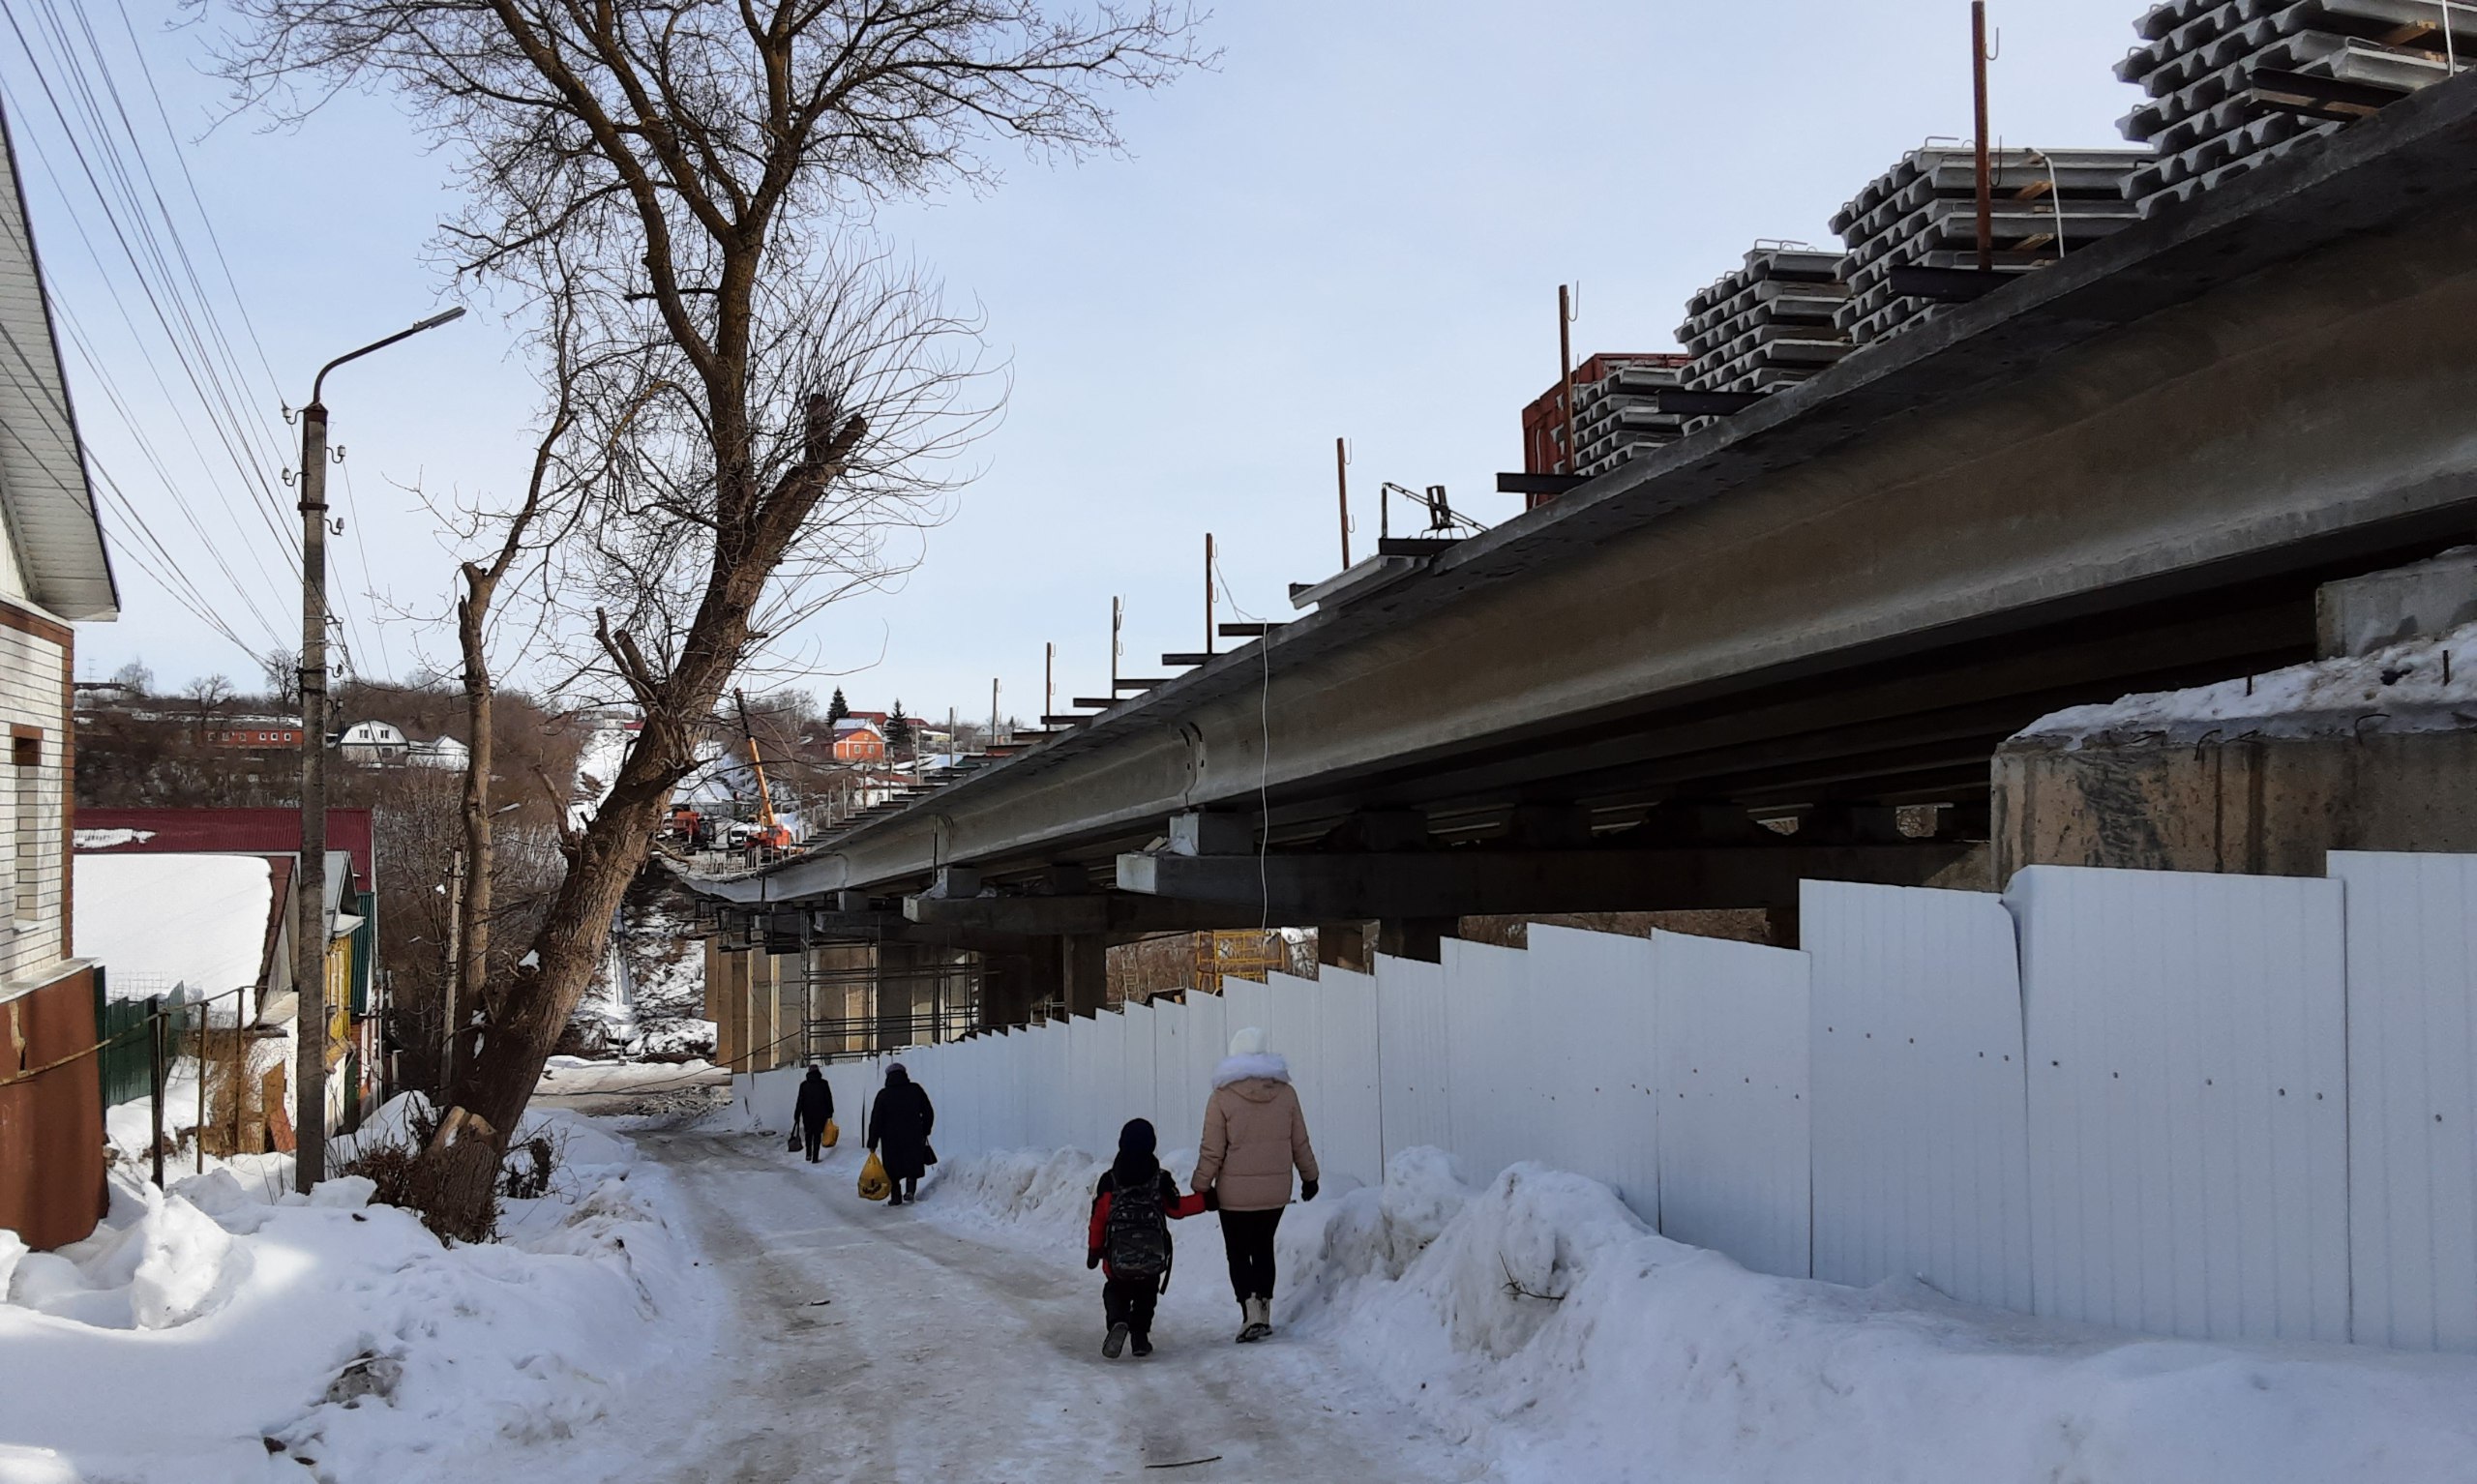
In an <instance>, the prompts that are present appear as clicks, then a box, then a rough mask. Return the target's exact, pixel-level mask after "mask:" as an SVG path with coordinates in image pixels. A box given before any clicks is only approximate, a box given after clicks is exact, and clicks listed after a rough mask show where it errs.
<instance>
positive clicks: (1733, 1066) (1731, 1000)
mask: <svg viewBox="0 0 2477 1484" xmlns="http://www.w3.org/2000/svg"><path fill="white" fill-rule="evenodd" d="M1652 949H1653V956H1652V969H1653V993H1654V995H1655V997H1656V1006H1655V1008H1654V1011H1653V1016H1654V1021H1655V1024H1656V1025H1657V1027H1658V1032H1659V1069H1660V1070H1659V1104H1660V1111H1659V1117H1658V1134H1657V1137H1658V1140H1659V1172H1660V1206H1659V1214H1660V1231H1661V1232H1664V1233H1666V1234H1667V1235H1669V1236H1671V1237H1674V1238H1675V1239H1677V1240H1678V1241H1681V1242H1691V1243H1693V1244H1694V1245H1695V1246H1698V1247H1712V1248H1716V1249H1717V1250H1719V1251H1721V1252H1724V1253H1727V1254H1728V1255H1729V1256H1730V1257H1732V1258H1735V1259H1736V1260H1737V1261H1739V1262H1741V1263H1743V1264H1745V1265H1746V1267H1749V1268H1752V1269H1753V1270H1755V1271H1757V1272H1765V1273H1776V1274H1779V1275H1781V1276H1783V1277H1790V1278H1804V1277H1806V1276H1807V1275H1808V1274H1809V1273H1810V1272H1811V1271H1812V1258H1811V1255H1810V1252H1809V1248H1808V1234H1809V1231H1810V1225H1811V1222H1812V1191H1811V1174H1810V1171H1811V1168H1812V1165H1811V1158H1810V1151H1809V1145H1808V1125H1807V1113H1808V1112H1809V1108H1810V1105H1809V1102H1808V1100H1807V1097H1806V1082H1807V1058H1806V1045H1807V1040H1806V1038H1807V1025H1806V1017H1807V981H1806V955H1805V954H1803V953H1798V952H1794V951H1791V950H1788V949H1781V948H1767V947H1764V946H1762V945H1760V944H1754V943H1736V942H1729V941H1726V940H1723V939H1720V938H1711V937H1688V936H1686V935H1682V934H1675V933H1660V934H1656V935H1654V936H1653V938H1652Z"/></svg>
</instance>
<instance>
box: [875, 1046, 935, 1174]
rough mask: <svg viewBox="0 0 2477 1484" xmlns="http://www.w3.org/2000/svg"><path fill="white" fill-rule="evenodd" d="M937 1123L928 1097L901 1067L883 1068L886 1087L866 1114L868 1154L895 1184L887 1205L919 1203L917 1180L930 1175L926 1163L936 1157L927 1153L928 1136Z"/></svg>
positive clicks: (899, 1065)
mask: <svg viewBox="0 0 2477 1484" xmlns="http://www.w3.org/2000/svg"><path fill="white" fill-rule="evenodd" d="M937 1122H938V1110H937V1109H935V1108H932V1107H931V1106H929V1094H928V1093H926V1092H924V1091H922V1090H921V1088H920V1084H919V1083H915V1082H913V1081H912V1080H911V1074H910V1073H909V1072H907V1071H905V1070H904V1069H903V1063H902V1062H900V1061H898V1062H896V1063H895V1064H894V1065H892V1066H890V1067H888V1068H886V1084H885V1086H884V1087H883V1088H882V1089H880V1091H879V1093H878V1100H877V1102H876V1104H875V1105H874V1106H872V1107H871V1108H870V1110H869V1150H870V1152H871V1153H873V1154H875V1155H877V1156H878V1159H879V1162H880V1163H881V1164H883V1165H884V1166H885V1167H886V1178H887V1179H889V1180H892V1181H893V1182H894V1195H893V1198H892V1199H891V1200H889V1201H887V1202H886V1203H887V1204H888V1205H901V1204H903V1203H904V1202H907V1201H917V1200H919V1199H920V1177H921V1176H922V1175H924V1174H927V1173H928V1172H929V1162H930V1161H931V1160H932V1159H933V1158H935V1157H936V1156H934V1155H932V1154H931V1153H930V1152H929V1132H930V1130H931V1129H932V1128H933V1127H934V1126H935V1125H936V1124H937Z"/></svg>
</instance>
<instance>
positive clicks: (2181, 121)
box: [2116, 0, 2477, 216]
mask: <svg viewBox="0 0 2477 1484" xmlns="http://www.w3.org/2000/svg"><path fill="white" fill-rule="evenodd" d="M2446 25H2448V26H2449V27H2450V33H2451V34H2450V35H2448V36H2446V34H2445V29H2444V28H2445V26H2446ZM2134 30H2135V31H2136V32H2137V33H2138V34H2139V35H2140V37H2141V44H2140V45H2137V46H2135V47H2134V50H2133V53H2132V54H2131V55H2130V56H2128V57H2126V58H2125V59H2124V61H2123V62H2121V63H2119V64H2117V67H2116V75H2117V76H2119V77H2121V78H2123V79H2124V80H2125V81H2127V82H2132V83H2137V84H2139V85H2140V87H2141V89H2142V91H2143V92H2145V93H2147V94H2148V95H2149V97H2148V99H2147V101H2145V102H2144V103H2143V104H2141V105H2140V106H2139V107H2136V108H2134V110H2133V112H2131V113H2130V114H2127V115H2126V116H2125V118H2124V119H2123V120H2122V121H2121V123H2120V124H2119V126H2118V127H2119V128H2120V129H2122V131H2123V132H2124V136H2125V137H2126V138H2128V139H2132V140H2135V141H2138V142H2142V143H2146V144H2149V145H2150V146H2152V148H2153V149H2154V150H2155V151H2156V152H2157V154H2158V156H2159V158H2158V160H2157V161H2155V162H2154V163H2151V164H2149V165H2147V166H2145V167H2143V168H2142V169H2140V170H2137V171H2135V172H2134V174H2133V175H2132V177H2131V178H2130V179H2128V180H2127V182H2126V184H2125V194H2126V197H2127V199H2129V200H2132V201H2134V202H2135V203H2137V204H2138V205H2139V207H2140V209H2141V212H2142V214H2143V215H2144V216H2148V215H2149V214H2151V213H2152V212H2154V211H2156V210H2158V209H2159V208H2160V207H2161V206H2163V205H2166V204H2170V203H2173V202H2176V201H2181V200H2187V199H2190V198H2191V197H2193V195H2195V194H2198V193H2201V192H2204V191H2207V190H2209V189H2210V188H2211V187H2213V186H2215V185H2217V184H2219V183H2220V182H2221V181H2223V180H2227V179H2230V178H2232V177H2234V176H2237V175H2242V174H2244V173H2245V172H2246V171H2248V170H2251V169H2253V168H2255V167H2256V166H2259V165H2262V164H2265V163H2269V162H2270V161H2272V160H2275V159H2277V158H2279V157H2280V156H2281V155H2283V154H2284V153H2286V152H2287V151H2288V150H2290V149H2292V148H2294V147H2295V146H2296V145H2297V144H2299V143H2301V142H2303V141H2304V140H2306V139H2310V138H2313V137H2315V136H2317V135H2320V134H2328V133H2330V132H2331V131H2333V130H2335V129H2339V128H2341V127H2342V126H2343V123H2344V118H2342V117H2329V116H2317V105H2316V104H2315V103H2314V101H2313V100H2311V99H2308V100H2305V103H2306V105H2305V106H2303V107H2300V106H2299V103H2300V99H2299V97H2298V95H2297V91H2296V90H2295V89H2294V88H2292V87H2290V86H2284V85H2282V84H2280V83H2279V82H2278V81H2277V79H2276V78H2275V77H2265V76H2264V75H2262V74H2280V73H2287V74H2300V75H2301V76H2303V77H2305V78H2309V79H2321V80H2323V81H2324V82H2326V83H2328V84H2330V85H2331V86H2330V88H2329V89H2328V90H2327V91H2328V93H2329V95H2330V97H2331V98H2333V99H2336V100H2338V108H2339V111H2341V112H2342V113H2361V112H2364V111H2370V110H2371V108H2373V107H2378V106H2380V104H2382V103H2383V102H2385V101H2387V100H2389V99H2392V98H2404V97H2406V96H2407V95H2408V94H2410V93H2413V92H2415V91H2417V90H2418V89H2420V88H2424V87H2429V86H2431V85H2432V84H2433V83H2436V82H2439V81H2441V80H2443V78H2445V77H2446V76H2448V75H2450V72H2451V58H2452V55H2453V54H2454V53H2456V54H2457V55H2458V57H2460V58H2461V59H2462V61H2463V65H2464V60H2465V59H2466V58H2468V57H2469V56H2470V54H2471V53H2472V51H2477V4H2471V3H2467V0H2165V3H2164V4H2160V5H2154V6H2152V7H2151V8H2150V10H2149V11H2148V13H2146V14H2145V15H2143V16H2142V18H2141V19H2140V20H2138V21H2136V22H2134ZM2309 91H2314V90H2313V89H2312V88H2311V86H2310V85H2309ZM2327 108H2328V104H2322V105H2321V110H2322V111H2327Z"/></svg>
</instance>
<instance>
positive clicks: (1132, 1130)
mask: <svg viewBox="0 0 2477 1484" xmlns="http://www.w3.org/2000/svg"><path fill="white" fill-rule="evenodd" d="M1158 1142H1159V1140H1158V1137H1157V1136H1156V1135H1154V1133H1153V1132H1152V1123H1151V1121H1150V1120H1149V1119H1146V1118H1129V1119H1127V1120H1126V1127H1124V1128H1122V1129H1120V1130H1119V1153H1120V1154H1149V1153H1151V1152H1152V1151H1153V1148H1154V1146H1155V1145H1156V1144H1157V1143H1158Z"/></svg>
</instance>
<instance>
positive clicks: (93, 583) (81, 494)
mask: <svg viewBox="0 0 2477 1484" xmlns="http://www.w3.org/2000/svg"><path fill="white" fill-rule="evenodd" d="M0 169H5V171H6V172H7V175H8V180H7V182H6V188H7V189H6V190H5V191H0V335H5V337H6V338H7V341H8V342H9V345H10V347H11V349H10V355H11V358H12V359H13V360H15V361H16V362H18V363H19V366H20V369H22V370H23V371H25V372H26V374H25V375H24V376H23V377H19V376H16V375H10V376H5V377H0V429H6V430H7V432H8V436H6V437H0V516H5V518H6V519H7V521H8V532H9V540H10V544H11V546H13V547H14V548H15V551H16V557H17V566H18V570H19V575H20V576H21V577H22V578H23V579H24V581H25V588H26V596H27V597H29V598H31V599H32V600H33V601H34V602H36V603H37V604H39V605H41V606H42V607H44V608H47V609H49V610H50V611H51V612H54V613H57V614H59V615H60V616H61V617H63V618H71V619H82V620H97V619H107V618H115V617H118V616H119V614H120V590H119V587H118V585H117V584H115V583H114V582H113V580H112V565H111V558H110V556H109V555H108V554H107V553H106V552H105V551H104V528H103V525H102V522H101V521H100V520H99V519H97V517H96V513H95V491H94V488H93V486H91V485H89V484H88V483H87V480H86V460H85V458H84V453H83V445H82V444H81V443H80V442H79V440H78V436H77V417H76V413H75V409H74V408H73V407H72V406H71V405H70V401H69V383H68V380H67V378H66V377H64V376H63V375H62V373H61V370H60V342H59V340H58V338H57V337H56V336H54V335H53V334H52V326H51V303H50V301H49V300H48V299H47V298H46V297H45V294H44V287H43V266H42V263H41V261H40V260H39V259H38V258H37V257H36V255H35V239H34V230H33V228H32V227H31V226H29V225H28V224H27V220H26V193H25V189H24V187H23V185H22V184H21V183H20V181H19V179H18V175H17V151H16V145H15V141H14V140H13V139H11V138H10V136H9V132H8V119H7V116H6V115H5V114H0Z"/></svg>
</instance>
